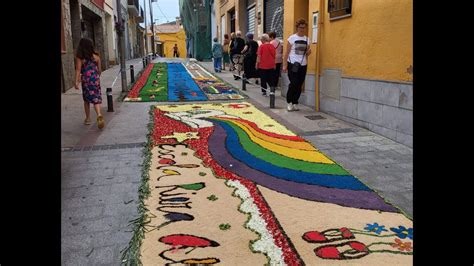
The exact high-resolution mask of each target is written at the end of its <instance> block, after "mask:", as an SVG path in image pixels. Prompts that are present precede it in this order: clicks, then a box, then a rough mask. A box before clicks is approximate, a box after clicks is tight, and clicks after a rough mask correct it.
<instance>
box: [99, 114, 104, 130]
mask: <svg viewBox="0 0 474 266" xmlns="http://www.w3.org/2000/svg"><path fill="white" fill-rule="evenodd" d="M104 126H105V122H104V117H103V116H101V115H99V116H98V117H97V127H99V129H102V128H104Z"/></svg>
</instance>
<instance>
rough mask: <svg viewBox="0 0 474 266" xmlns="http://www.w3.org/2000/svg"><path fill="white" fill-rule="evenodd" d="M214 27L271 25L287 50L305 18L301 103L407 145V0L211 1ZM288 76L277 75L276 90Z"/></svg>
mask: <svg viewBox="0 0 474 266" xmlns="http://www.w3.org/2000/svg"><path fill="white" fill-rule="evenodd" d="M214 5H215V10H216V27H217V28H216V31H217V33H218V36H219V37H220V39H221V40H222V38H223V35H224V33H230V32H235V31H237V30H240V31H242V33H243V34H245V33H247V32H249V31H250V32H253V33H254V35H255V36H256V38H258V37H259V36H261V34H262V33H263V32H269V31H275V32H276V33H277V35H278V36H279V37H281V39H282V40H283V41H284V49H285V50H286V48H287V41H286V40H287V39H288V37H289V36H290V35H291V34H293V33H295V32H296V27H295V22H296V20H297V19H299V18H303V19H305V20H306V21H307V22H308V27H307V34H306V35H307V36H308V38H309V39H310V41H311V45H310V47H311V50H312V54H311V55H310V56H309V58H308V71H307V76H306V79H305V83H304V85H303V93H302V95H301V98H300V102H301V103H302V104H305V105H308V106H311V107H313V108H315V109H316V110H318V111H319V110H321V111H324V112H326V113H329V114H331V115H334V116H336V117H338V118H340V119H342V120H345V121H347V122H350V123H353V124H356V125H358V126H361V127H364V128H367V129H369V130H372V131H374V132H376V133H379V134H381V135H384V136H386V137H388V138H390V139H393V140H395V141H397V142H400V143H403V144H405V145H408V146H412V145H413V47H412V45H413V2H412V1H411V0H405V1H398V0H385V1H356V0H315V1H310V0H216V1H215V2H214ZM288 83H289V81H288V78H287V75H286V74H283V75H282V83H281V84H282V95H283V96H286V91H287V88H288Z"/></svg>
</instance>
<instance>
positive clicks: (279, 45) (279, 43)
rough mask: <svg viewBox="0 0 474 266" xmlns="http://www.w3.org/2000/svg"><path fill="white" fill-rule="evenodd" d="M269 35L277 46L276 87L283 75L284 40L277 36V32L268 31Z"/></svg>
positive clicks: (271, 41) (272, 42)
mask: <svg viewBox="0 0 474 266" xmlns="http://www.w3.org/2000/svg"><path fill="white" fill-rule="evenodd" d="M268 36H269V37H270V43H271V44H272V45H273V46H274V47H275V53H276V55H275V63H276V68H275V75H273V77H274V78H275V87H276V86H278V81H279V80H280V76H281V64H282V62H283V42H282V41H281V40H279V39H277V38H276V32H274V31H272V32H270V33H268Z"/></svg>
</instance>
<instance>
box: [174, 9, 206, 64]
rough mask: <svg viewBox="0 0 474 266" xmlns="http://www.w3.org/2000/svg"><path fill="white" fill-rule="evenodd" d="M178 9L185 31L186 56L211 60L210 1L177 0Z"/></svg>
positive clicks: (200, 59)
mask: <svg viewBox="0 0 474 266" xmlns="http://www.w3.org/2000/svg"><path fill="white" fill-rule="evenodd" d="M179 11H180V16H181V21H182V23H183V27H184V31H185V33H186V50H187V51H188V55H187V56H188V57H193V58H196V59H197V60H199V61H203V60H211V58H212V52H211V51H212V26H211V1H210V0H179Z"/></svg>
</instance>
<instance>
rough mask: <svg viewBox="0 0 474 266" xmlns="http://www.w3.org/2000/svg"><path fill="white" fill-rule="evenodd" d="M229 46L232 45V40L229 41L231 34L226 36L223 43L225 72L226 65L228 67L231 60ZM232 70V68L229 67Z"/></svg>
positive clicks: (223, 68) (223, 67) (223, 66)
mask: <svg viewBox="0 0 474 266" xmlns="http://www.w3.org/2000/svg"><path fill="white" fill-rule="evenodd" d="M229 44H230V40H229V34H227V33H226V34H224V41H223V43H222V50H223V54H222V61H223V63H222V70H225V67H226V65H228V64H229V63H230V58H229ZM229 68H230V66H229Z"/></svg>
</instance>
